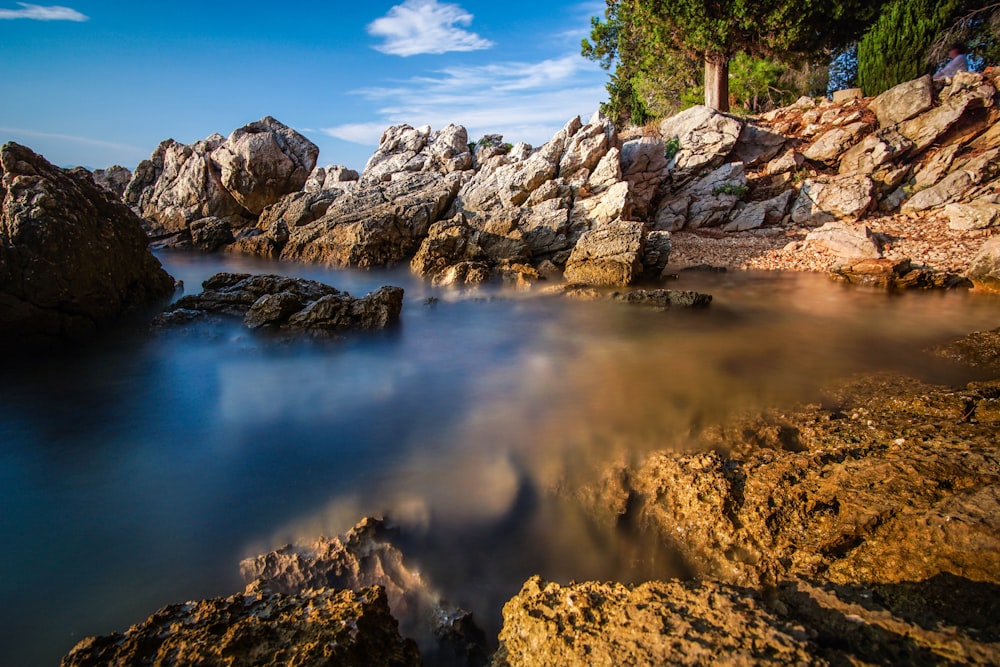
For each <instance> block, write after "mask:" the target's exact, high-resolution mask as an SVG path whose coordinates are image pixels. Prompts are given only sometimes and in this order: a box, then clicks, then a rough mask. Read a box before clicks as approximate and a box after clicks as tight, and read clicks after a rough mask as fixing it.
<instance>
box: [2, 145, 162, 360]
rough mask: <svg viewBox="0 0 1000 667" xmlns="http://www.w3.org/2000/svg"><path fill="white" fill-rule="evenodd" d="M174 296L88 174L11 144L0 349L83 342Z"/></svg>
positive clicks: (120, 209) (5, 170)
mask: <svg viewBox="0 0 1000 667" xmlns="http://www.w3.org/2000/svg"><path fill="white" fill-rule="evenodd" d="M173 289H174V281H173V279H172V278H170V276H168V275H167V274H166V272H165V271H164V270H163V269H162V268H161V267H160V263H159V262H158V261H157V260H156V258H154V257H153V256H152V254H150V252H149V249H148V247H147V242H146V236H145V234H144V233H143V231H142V227H141V224H140V220H139V219H138V218H137V217H136V216H135V214H134V213H132V212H131V211H130V210H128V208H127V207H126V206H124V205H123V204H122V203H121V202H119V201H117V200H115V199H113V198H112V197H111V196H109V195H108V193H107V192H105V191H104V190H102V189H100V188H98V186H97V185H95V184H94V182H93V181H92V180H91V176H90V174H89V173H87V172H85V171H83V170H81V171H79V172H77V171H73V172H69V171H65V170H63V169H59V168H58V167H54V166H52V165H51V164H49V163H48V162H47V161H46V160H45V158H43V157H41V156H40V155H36V154H35V153H33V152H32V151H31V150H30V149H28V148H25V147H24V146H20V145H18V144H15V143H8V144H4V146H3V147H2V148H0V339H3V341H4V342H6V343H14V344H16V345H19V346H20V345H26V346H29V347H31V346H36V345H39V346H44V345H48V344H52V343H59V342H66V341H78V340H85V339H89V338H92V337H93V336H95V335H96V334H97V332H98V331H99V330H100V329H101V328H102V327H105V326H107V325H109V324H111V323H112V322H113V321H114V320H116V319H117V318H119V317H121V316H122V315H123V314H124V313H126V312H128V311H130V310H134V309H137V308H141V307H144V306H148V305H150V304H151V303H153V302H155V301H157V300H159V299H165V298H166V297H168V296H169V295H170V294H171V293H172V292H173Z"/></svg>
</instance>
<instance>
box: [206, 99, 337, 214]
mask: <svg viewBox="0 0 1000 667" xmlns="http://www.w3.org/2000/svg"><path fill="white" fill-rule="evenodd" d="M317 157H319V148H318V147H317V146H316V144H314V143H313V142H311V141H309V140H308V139H306V138H305V137H303V136H302V135H301V134H299V133H298V132H296V131H295V130H293V129H292V128H290V127H288V126H287V125H284V124H282V123H281V122H279V121H277V120H275V119H274V118H271V117H270V116H265V117H264V118H262V119H261V120H259V121H256V122H254V123H249V124H247V125H244V126H243V127H241V128H238V129H236V130H234V131H233V133H232V134H230V135H229V138H228V139H226V141H225V142H223V143H222V144H221V145H220V146H218V147H217V148H216V149H215V150H213V151H212V161H213V162H214V163H215V165H217V167H218V169H219V177H220V180H221V182H222V186H223V187H224V188H225V189H226V190H227V191H228V192H229V194H231V195H232V196H233V198H234V199H235V200H236V201H237V202H239V204H240V205H241V206H242V207H243V208H244V209H246V210H247V211H249V212H250V213H251V214H253V215H259V214H260V212H261V211H263V210H264V209H265V208H266V207H268V206H270V205H271V204H273V203H274V202H276V201H278V200H279V199H281V198H282V197H283V196H284V195H287V194H290V193H292V192H297V191H298V190H301V189H302V186H304V185H305V184H306V180H307V179H308V178H309V174H310V173H312V170H313V167H315V166H316V158H317Z"/></svg>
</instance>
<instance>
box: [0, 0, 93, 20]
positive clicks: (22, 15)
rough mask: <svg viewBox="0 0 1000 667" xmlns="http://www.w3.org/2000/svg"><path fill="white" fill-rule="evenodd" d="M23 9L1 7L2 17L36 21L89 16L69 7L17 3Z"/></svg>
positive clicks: (0, 15) (75, 18)
mask: <svg viewBox="0 0 1000 667" xmlns="http://www.w3.org/2000/svg"><path fill="white" fill-rule="evenodd" d="M17 4H18V5H19V6H20V7H21V9H0V19H33V20H35V21H87V20H88V19H89V17H88V16H87V15H86V14H81V13H80V12H78V11H76V10H75V9H70V8H69V7H60V6H58V5H52V6H49V7H43V6H42V5H31V4H28V3H27V2H19V3H17Z"/></svg>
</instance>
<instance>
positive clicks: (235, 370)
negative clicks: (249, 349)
mask: <svg viewBox="0 0 1000 667" xmlns="http://www.w3.org/2000/svg"><path fill="white" fill-rule="evenodd" d="M350 361H351V360H349V359H348V360H338V359H334V360H330V359H327V360H323V359H318V358H315V357H303V358H297V359H281V360H275V359H256V360H251V361H238V362H230V363H228V364H224V365H221V366H220V367H219V369H218V379H219V395H218V408H219V409H218V414H219V416H220V418H222V419H224V420H226V421H229V422H236V423H245V424H254V423H262V422H270V421H276V420H281V421H289V420H290V421H303V422H305V421H310V422H311V421H316V420H324V419H338V418H344V417H345V416H349V415H352V414H356V413H357V411H358V410H359V409H361V408H366V407H370V406H371V405H372V404H373V403H375V404H378V403H382V402H386V401H389V400H391V399H392V398H393V397H394V396H395V395H396V393H397V392H398V390H399V386H400V381H401V379H402V377H403V376H405V375H407V374H408V373H407V368H406V367H405V366H402V365H387V364H381V365H378V366H375V365H372V364H366V365H365V366H364V367H361V368H359V367H358V365H357V364H356V363H350Z"/></svg>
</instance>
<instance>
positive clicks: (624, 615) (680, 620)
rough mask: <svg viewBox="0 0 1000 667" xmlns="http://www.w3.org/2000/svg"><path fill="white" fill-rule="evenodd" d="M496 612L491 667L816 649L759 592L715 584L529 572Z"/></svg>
mask: <svg viewBox="0 0 1000 667" xmlns="http://www.w3.org/2000/svg"><path fill="white" fill-rule="evenodd" d="M503 617H504V624H503V630H501V632H500V643H501V647H500V650H499V651H498V653H497V654H496V656H495V657H494V659H493V665H494V666H495V667H507V666H509V667H530V666H536V665H537V666H538V667H541V666H542V665H546V666H548V665H601V666H606V667H612V666H614V665H704V664H720V663H721V664H771V665H794V664H805V663H808V662H810V661H811V657H812V654H813V653H814V651H813V650H812V649H813V646H812V645H811V644H810V642H809V641H808V639H807V638H806V637H805V633H804V632H801V631H799V632H795V631H794V630H793V629H792V628H791V627H788V628H782V627H781V626H782V623H781V622H780V621H779V620H778V619H777V618H775V617H774V616H773V615H772V614H770V613H769V612H767V611H766V609H764V608H763V604H762V602H761V600H760V598H759V597H758V596H756V595H755V594H753V593H752V592H750V591H747V590H741V589H739V588H736V587H729V586H725V585H721V584H698V583H693V582H678V581H670V582H661V581H654V582H648V583H645V584H641V585H639V586H636V587H634V588H633V587H628V586H625V585H623V584H619V583H596V582H584V583H580V584H573V585H569V586H560V585H558V584H555V583H547V582H545V581H543V580H541V579H540V578H538V577H533V578H531V579H529V580H528V581H527V582H526V583H525V584H524V587H523V588H522V589H521V592H520V593H518V594H517V595H516V596H515V597H514V598H512V599H511V600H510V601H509V602H508V603H507V604H506V605H505V606H504V610H503Z"/></svg>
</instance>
